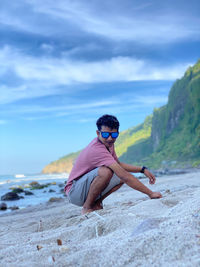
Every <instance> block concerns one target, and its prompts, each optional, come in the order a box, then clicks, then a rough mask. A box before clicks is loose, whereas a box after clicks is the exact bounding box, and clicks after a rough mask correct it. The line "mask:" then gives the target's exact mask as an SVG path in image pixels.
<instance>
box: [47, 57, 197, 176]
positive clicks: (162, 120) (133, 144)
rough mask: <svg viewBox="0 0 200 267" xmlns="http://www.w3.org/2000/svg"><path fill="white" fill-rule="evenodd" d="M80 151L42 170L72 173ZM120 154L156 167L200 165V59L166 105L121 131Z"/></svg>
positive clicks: (186, 74) (121, 158) (118, 150)
mask: <svg viewBox="0 0 200 267" xmlns="http://www.w3.org/2000/svg"><path fill="white" fill-rule="evenodd" d="M79 152H80V151H79ZM79 152H77V153H72V154H69V155H67V156H65V157H63V158H61V159H59V160H57V161H54V162H52V163H51V164H49V165H47V166H46V167H45V168H44V169H43V171H42V172H43V173H52V172H65V171H66V172H69V171H70V170H71V168H72V165H73V161H74V159H75V158H76V157H77V155H78V154H79ZM116 153H117V155H118V157H119V159H120V160H121V161H124V162H127V163H131V164H136V165H145V164H147V165H148V166H150V167H152V168H160V167H166V166H167V167H169V166H170V167H177V166H178V167H184V166H198V165H200V60H199V61H198V62H197V64H195V65H194V66H193V67H190V68H189V69H188V70H187V71H186V72H185V74H184V76H183V77H182V78H181V79H179V80H177V81H176V82H175V83H174V85H173V86H172V88H171V90H170V93H169V98H168V103H167V104H166V105H165V106H163V107H161V108H158V109H154V112H153V115H150V116H148V117H147V118H146V119H145V121H144V123H142V124H140V125H138V126H136V127H131V128H129V129H128V130H126V131H123V132H121V133H120V136H119V138H118V140H117V142H116Z"/></svg>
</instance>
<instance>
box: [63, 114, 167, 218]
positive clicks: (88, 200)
mask: <svg viewBox="0 0 200 267" xmlns="http://www.w3.org/2000/svg"><path fill="white" fill-rule="evenodd" d="M96 124H97V128H98V130H97V131H96V133H97V137H96V138H95V139H93V140H92V141H91V142H90V143H89V145H88V146H87V147H86V148H85V149H83V150H82V151H81V153H80V154H79V156H78V158H77V159H76V162H75V164H74V166H73V168H72V171H71V173H70V175H69V179H68V182H67V184H66V186H65V192H66V194H67V196H68V198H69V201H70V202H71V203H72V204H75V205H78V206H82V207H83V208H82V214H85V213H88V212H92V211H94V210H98V209H102V208H103V205H102V201H103V200H104V199H105V198H106V197H107V196H109V195H110V194H111V193H113V192H114V191H116V190H117V189H119V188H120V187H121V186H122V185H123V184H124V183H126V184H127V185H128V186H130V187H131V188H133V189H135V190H138V191H140V192H142V193H144V194H146V195H148V196H149V197H150V198H161V197H162V195H161V193H159V192H152V191H151V190H150V189H149V188H148V187H146V186H145V185H144V184H143V183H141V182H140V181H139V180H138V179H137V178H136V177H134V176H133V175H132V174H131V173H137V172H141V173H144V174H145V176H146V177H148V178H149V183H150V184H154V183H155V180H156V179H155V176H154V175H153V174H152V173H151V172H150V171H149V170H148V169H147V168H146V167H145V166H143V167H138V166H132V165H130V164H126V163H123V162H120V161H119V159H118V158H117V155H116V153H115V149H114V143H115V141H116V139H117V137H118V135H119V121H118V120H117V118H116V117H115V116H112V115H103V116H102V117H100V118H99V119H98V120H97V123H96Z"/></svg>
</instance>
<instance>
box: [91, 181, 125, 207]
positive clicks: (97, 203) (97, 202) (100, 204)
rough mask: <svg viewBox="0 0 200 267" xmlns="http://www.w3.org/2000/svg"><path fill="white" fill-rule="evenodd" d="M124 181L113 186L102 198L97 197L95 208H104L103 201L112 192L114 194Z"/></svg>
mask: <svg viewBox="0 0 200 267" xmlns="http://www.w3.org/2000/svg"><path fill="white" fill-rule="evenodd" d="M123 184H124V183H123V182H121V183H120V184H118V185H116V186H115V187H113V188H112V189H111V190H110V191H108V192H107V193H106V194H104V195H103V196H102V197H101V198H99V199H97V200H96V202H95V206H94V207H95V208H96V209H97V210H99V209H103V205H102V201H103V200H104V199H105V198H106V197H108V196H109V195H110V194H112V193H113V192H115V191H117V190H118V189H119V188H120V187H121V186H122V185H123Z"/></svg>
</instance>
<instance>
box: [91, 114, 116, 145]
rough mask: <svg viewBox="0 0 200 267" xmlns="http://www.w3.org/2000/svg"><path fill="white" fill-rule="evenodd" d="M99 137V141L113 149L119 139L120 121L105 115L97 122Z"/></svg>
mask: <svg viewBox="0 0 200 267" xmlns="http://www.w3.org/2000/svg"><path fill="white" fill-rule="evenodd" d="M96 125H97V128H98V130H97V136H98V138H99V140H100V141H101V142H102V143H103V144H104V145H105V146H106V147H108V148H109V147H111V146H112V145H113V144H114V142H115V141H116V139H117V137H118V131H119V121H118V119H117V118H116V117H115V116H112V115H107V114H106V115H103V116H102V117H100V118H99V119H98V120H97V122H96Z"/></svg>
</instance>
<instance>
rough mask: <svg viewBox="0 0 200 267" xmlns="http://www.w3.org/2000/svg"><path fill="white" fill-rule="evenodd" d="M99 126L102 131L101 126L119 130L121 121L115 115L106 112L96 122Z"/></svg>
mask: <svg viewBox="0 0 200 267" xmlns="http://www.w3.org/2000/svg"><path fill="white" fill-rule="evenodd" d="M96 125H97V128H98V130H99V131H101V126H106V127H109V128H110V129H111V130H113V129H117V131H118V130H119V121H118V119H117V118H116V117H115V116H112V115H108V114H105V115H103V116H101V117H100V118H99V119H98V120H97V122H96Z"/></svg>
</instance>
